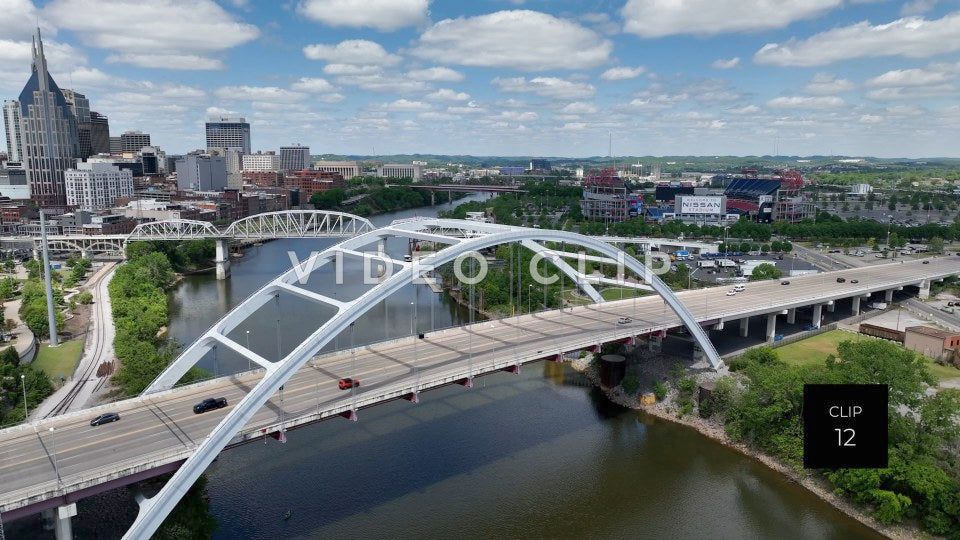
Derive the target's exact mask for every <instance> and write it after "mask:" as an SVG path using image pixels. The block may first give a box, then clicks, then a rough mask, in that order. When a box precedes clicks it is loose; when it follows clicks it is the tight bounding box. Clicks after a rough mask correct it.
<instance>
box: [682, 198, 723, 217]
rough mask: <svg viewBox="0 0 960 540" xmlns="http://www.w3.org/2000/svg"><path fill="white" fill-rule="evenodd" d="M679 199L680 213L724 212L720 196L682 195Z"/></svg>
mask: <svg viewBox="0 0 960 540" xmlns="http://www.w3.org/2000/svg"><path fill="white" fill-rule="evenodd" d="M678 198H679V199H680V208H679V213H680V214H723V213H725V212H726V209H725V208H724V207H725V206H726V205H725V204H723V203H724V201H723V197H722V196H716V195H714V196H696V195H684V196H682V197H678Z"/></svg>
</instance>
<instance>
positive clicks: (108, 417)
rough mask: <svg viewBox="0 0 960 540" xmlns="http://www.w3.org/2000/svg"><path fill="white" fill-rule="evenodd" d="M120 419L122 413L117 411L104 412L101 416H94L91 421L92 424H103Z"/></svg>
mask: <svg viewBox="0 0 960 540" xmlns="http://www.w3.org/2000/svg"><path fill="white" fill-rule="evenodd" d="M119 419H120V415H119V414H117V413H115V412H108V413H103V414H101V415H100V416H98V417H96V418H94V419H93V420H91V421H90V425H91V426H102V425H103V424H109V423H110V422H116V421H117V420H119Z"/></svg>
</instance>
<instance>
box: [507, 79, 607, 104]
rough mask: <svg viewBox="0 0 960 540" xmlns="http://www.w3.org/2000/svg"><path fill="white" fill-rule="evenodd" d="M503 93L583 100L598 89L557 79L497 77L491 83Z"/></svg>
mask: <svg viewBox="0 0 960 540" xmlns="http://www.w3.org/2000/svg"><path fill="white" fill-rule="evenodd" d="M491 84H493V85H494V86H495V87H497V89H499V90H500V91H501V92H530V93H533V94H536V95H538V96H542V97H546V98H552V99H582V98H587V97H591V96H593V94H595V93H596V91H597V89H596V88H595V87H594V86H593V85H592V84H587V83H581V82H572V81H568V80H565V79H559V78H557V77H534V78H532V79H529V80H527V79H526V78H524V77H510V78H505V79H504V78H500V77H497V78H495V79H493V81H491Z"/></svg>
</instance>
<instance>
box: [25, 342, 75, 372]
mask: <svg viewBox="0 0 960 540" xmlns="http://www.w3.org/2000/svg"><path fill="white" fill-rule="evenodd" d="M82 352H83V342H82V341H80V340H76V341H64V342H62V343H60V346H59V347H56V348H53V349H51V348H50V346H49V345H47V344H46V343H43V344H41V345H40V350H39V351H38V352H37V358H36V359H35V360H34V361H33V364H32V365H33V367H35V368H37V369H39V370H42V371H43V372H44V373H46V374H47V376H48V377H50V380H57V379H58V378H59V376H60V375H63V376H64V377H67V378H69V377H70V374H71V373H73V368H74V366H76V365H77V362H78V361H80V354H81V353H82Z"/></svg>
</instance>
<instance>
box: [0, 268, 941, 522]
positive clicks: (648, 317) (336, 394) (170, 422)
mask: <svg viewBox="0 0 960 540" xmlns="http://www.w3.org/2000/svg"><path fill="white" fill-rule="evenodd" d="M930 261H931V262H930V263H929V264H921V262H920V261H916V262H908V263H905V264H899V263H894V264H883V265H876V266H871V267H869V268H858V269H847V270H841V271H837V272H828V273H823V274H817V275H810V276H798V277H791V278H789V280H790V284H789V285H781V284H780V280H774V281H767V282H759V283H749V284H747V285H746V291H744V292H741V293H737V294H736V295H735V296H726V293H727V291H729V290H730V289H731V287H730V286H725V287H713V288H707V289H697V290H692V291H684V292H681V293H678V296H679V297H680V298H681V299H682V300H683V302H684V304H685V305H686V306H687V308H688V309H689V310H690V311H691V312H692V313H693V314H694V316H695V317H696V318H697V319H698V320H700V321H716V320H719V319H720V318H723V319H725V320H731V321H732V320H736V319H738V318H741V317H742V316H744V315H751V314H754V315H755V314H761V313H769V312H772V311H778V310H780V309H786V308H789V307H795V306H801V305H809V304H812V303H815V302H820V301H825V300H829V299H834V298H843V297H850V296H853V295H855V294H864V293H866V292H869V291H871V290H884V289H887V288H891V287H895V286H896V285H897V284H898V283H905V282H913V283H916V281H917V280H919V279H922V278H926V277H941V276H944V275H950V274H958V273H960V257H952V258H948V257H942V258H937V259H930ZM838 276H842V277H844V278H845V279H846V282H845V283H838V282H837V281H836V279H837V277H838ZM852 279H857V280H858V281H859V283H857V284H852V283H850V281H851V280H852ZM622 316H626V317H630V318H631V319H632V322H630V323H629V324H618V318H619V317H622ZM679 324H680V323H679V318H678V317H677V316H676V315H675V314H674V313H673V312H672V311H671V310H670V309H669V307H666V306H665V305H664V302H663V301H662V300H661V298H660V297H659V296H647V297H642V298H637V299H628V300H620V301H614V302H607V303H604V304H602V305H590V306H582V307H577V308H573V309H570V308H567V309H565V310H562V311H561V310H554V311H548V312H541V313H536V314H533V315H524V316H520V317H510V318H508V319H502V320H498V321H487V322H481V323H477V324H474V325H471V326H468V327H460V328H456V329H449V330H444V331H438V332H434V333H428V334H426V336H425V339H423V340H417V339H413V338H412V337H411V338H405V339H400V340H395V341H390V342H384V343H379V344H373V345H370V346H367V347H362V348H357V349H356V350H355V351H353V352H351V351H349V350H348V351H340V352H338V353H334V354H331V355H326V356H322V357H319V358H317V359H314V360H312V361H311V362H309V363H307V364H306V365H304V366H303V367H302V368H301V369H300V370H299V372H297V374H296V375H294V376H293V377H292V378H291V379H290V380H289V381H288V382H287V383H286V384H285V385H284V389H283V391H282V392H278V393H276V394H275V395H274V396H273V397H272V398H271V399H270V401H269V402H268V403H267V405H266V406H264V407H263V408H261V410H260V411H258V412H257V413H256V415H255V416H254V417H253V418H252V419H251V420H250V422H249V423H248V424H247V427H246V428H245V429H244V431H245V432H247V431H256V430H259V429H260V428H262V427H266V426H275V425H276V424H277V423H278V422H281V421H287V420H290V419H293V418H296V417H302V416H303V415H306V414H309V413H316V412H317V411H320V410H325V409H332V408H335V407H337V406H343V405H344V404H345V403H347V404H349V403H350V400H352V399H354V398H356V399H361V398H363V397H365V396H367V397H369V396H373V395H377V393H382V392H383V391H384V390H388V389H390V388H395V387H400V386H404V387H406V386H409V385H410V384H411V380H412V379H413V380H424V381H428V380H430V379H438V378H439V377H441V376H445V375H446V376H449V375H456V376H458V377H467V376H469V375H471V374H476V373H479V372H483V371H489V369H490V365H491V364H492V362H494V361H497V362H499V363H500V364H502V362H503V361H504V357H508V358H509V357H511V356H512V357H513V358H514V359H516V360H517V363H522V362H525V361H529V360H531V359H534V358H545V357H548V356H551V355H554V354H557V353H560V352H564V351H570V350H574V349H576V348H580V347H583V346H585V345H586V344H588V343H592V344H599V343H601V342H603V341H610V340H612V339H620V338H623V337H627V336H629V335H637V334H643V333H648V332H650V331H653V330H657V329H662V328H670V327H674V326H678V325H679ZM260 377H261V373H260V372H254V373H250V374H244V375H239V376H235V377H224V378H221V379H217V380H215V381H212V382H209V383H203V384H200V385H192V386H187V387H183V388H179V389H176V390H174V391H170V392H164V393H160V394H155V395H153V396H151V397H149V398H146V399H139V400H138V399H133V400H125V401H121V402H117V403H114V404H112V405H110V406H108V407H106V408H104V407H101V408H99V409H97V410H96V411H90V412H89V414H87V413H71V414H68V415H66V416H62V417H54V418H50V419H47V420H42V421H38V422H35V423H33V424H31V425H29V426H24V427H21V428H11V429H7V430H4V431H0V490H2V491H0V510H9V509H12V508H16V507H19V506H21V505H22V504H23V503H22V501H23V500H24V499H25V498H26V497H28V496H41V494H43V493H44V492H45V490H46V491H49V490H52V489H55V488H57V487H58V480H57V473H58V472H59V476H60V478H61V482H62V485H63V486H64V487H65V488H66V491H70V489H71V488H70V486H73V485H76V484H77V483H78V482H81V481H83V480H85V479H89V478H91V477H97V478H105V475H106V474H107V473H108V471H116V470H117V469H124V470H130V469H131V468H132V467H134V466H135V465H137V464H144V463H148V462H150V461H151V460H157V459H160V460H163V459H165V460H167V461H168V462H169V461H175V460H177V459H183V458H184V457H187V456H188V455H189V454H190V452H191V451H192V449H193V448H194V447H195V446H196V445H198V444H199V443H200V442H201V441H202V440H203V439H204V437H206V436H207V435H208V434H209V433H210V432H211V431H212V430H213V428H214V427H215V426H216V425H217V424H218V423H219V421H220V419H221V418H223V416H224V415H225V414H226V413H227V411H228V410H229V409H230V407H233V406H234V405H235V404H236V403H238V402H239V401H240V400H241V399H242V398H243V397H244V396H245V395H246V394H247V392H248V391H249V390H250V389H251V388H252V387H253V386H254V385H255V384H256V383H257V381H258V380H259V378H260ZM341 377H354V378H357V379H359V380H360V381H361V385H360V387H359V388H356V389H354V390H340V389H339V388H338V386H337V380H338V379H340V378H341ZM206 397H225V398H227V400H228V402H229V405H228V407H227V408H225V409H219V410H214V411H210V412H207V413H204V414H194V413H193V411H192V407H193V405H194V404H195V403H197V402H199V401H201V400H202V399H203V398H206ZM108 410H109V411H113V412H118V413H119V414H120V416H121V419H120V420H119V421H117V422H114V423H111V424H106V425H103V426H97V427H91V426H90V425H89V421H90V419H91V418H92V417H93V416H96V415H97V414H100V413H101V412H106V411H108ZM361 416H362V415H361ZM361 421H362V418H361ZM50 428H53V431H50Z"/></svg>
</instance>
